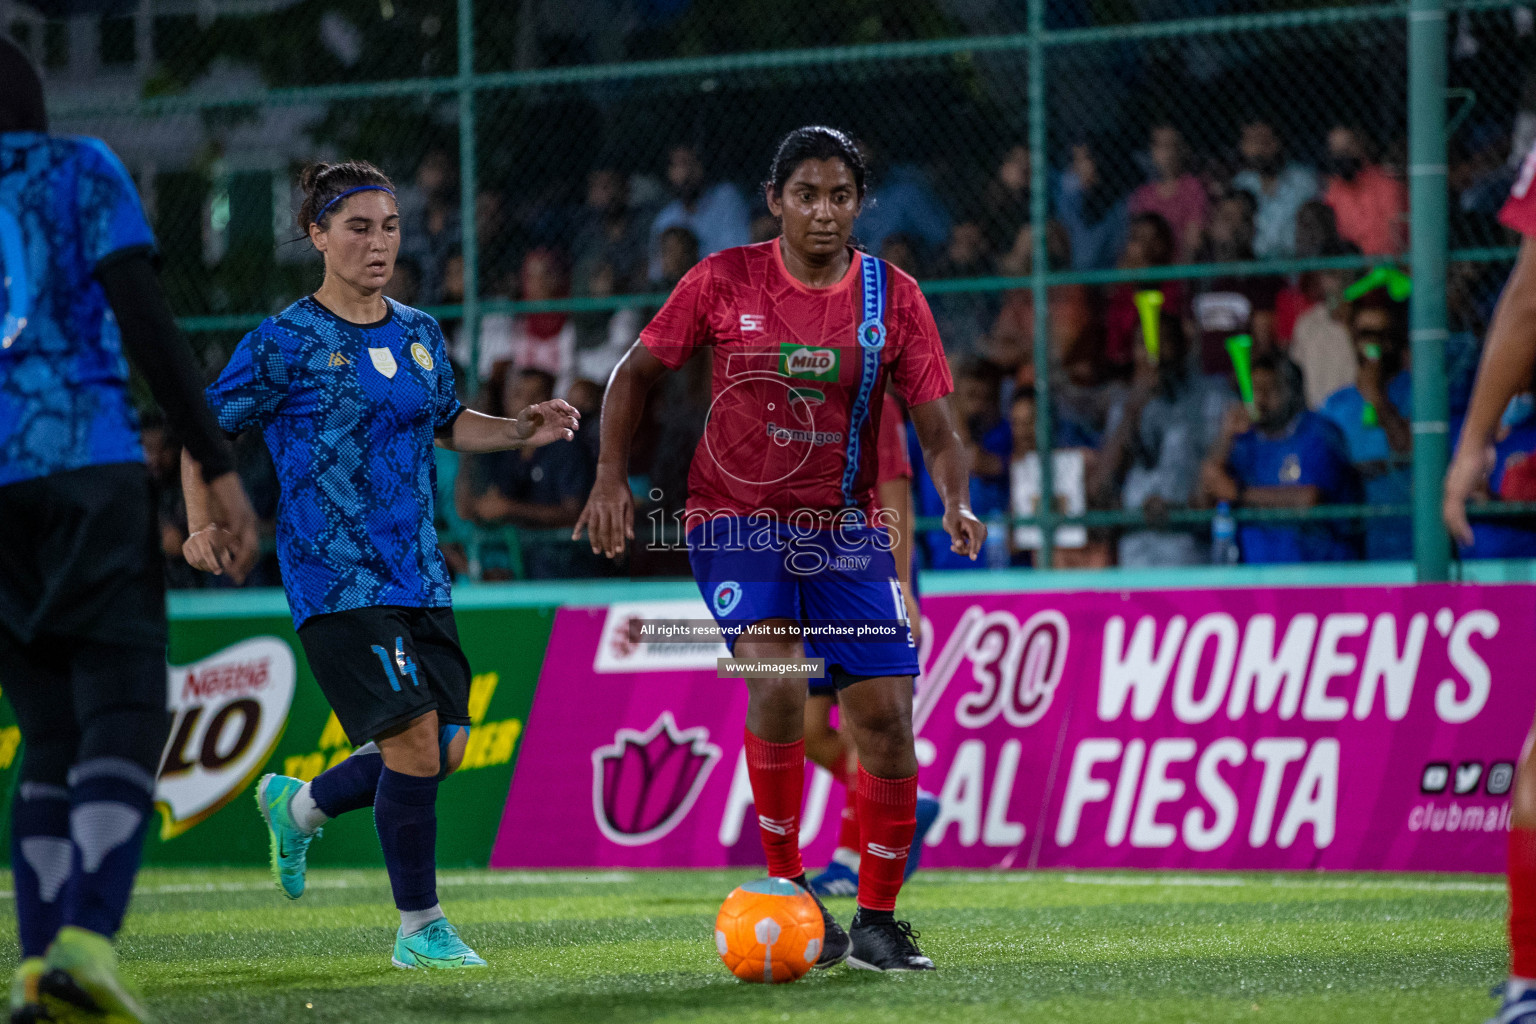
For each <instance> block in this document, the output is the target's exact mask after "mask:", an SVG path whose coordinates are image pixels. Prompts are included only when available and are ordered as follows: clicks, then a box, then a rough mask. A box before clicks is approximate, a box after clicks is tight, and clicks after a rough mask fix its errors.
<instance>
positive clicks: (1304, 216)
mask: <svg viewBox="0 0 1536 1024" xmlns="http://www.w3.org/2000/svg"><path fill="white" fill-rule="evenodd" d="M1295 232H1296V251H1295V253H1294V254H1293V255H1295V256H1296V257H1298V258H1301V259H1304V258H1307V257H1310V256H1345V255H1348V254H1350V253H1355V254H1358V253H1359V252H1360V250H1359V249H1358V248H1357V247H1356V246H1354V245H1351V244H1350V243H1349V242H1346V241H1344V240H1343V239H1342V238H1340V237H1339V228H1338V223H1337V222H1336V221H1335V220H1334V216H1333V207H1331V206H1329V205H1328V204H1327V203H1325V202H1323V201H1322V200H1321V199H1309V200H1308V201H1307V202H1305V203H1302V204H1301V208H1300V209H1298V210H1297V211H1296V225H1295ZM1322 297H1323V296H1322V290H1321V287H1320V285H1319V284H1318V280H1317V272H1316V271H1307V272H1305V273H1302V274H1300V275H1299V276H1297V277H1295V278H1293V279H1292V280H1291V281H1289V282H1287V283H1286V285H1285V287H1284V288H1282V289H1280V294H1279V295H1277V296H1275V338H1276V340H1278V341H1279V342H1280V345H1281V346H1282V347H1284V346H1287V345H1289V344H1290V343H1291V338H1292V337H1293V336H1294V335H1295V333H1296V321H1297V320H1298V319H1300V318H1301V314H1303V313H1305V312H1306V311H1307V310H1309V309H1311V308H1312V307H1313V306H1315V305H1317V303H1318V302H1320V301H1322Z"/></svg>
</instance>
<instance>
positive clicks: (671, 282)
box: [650, 224, 708, 292]
mask: <svg viewBox="0 0 1536 1024" xmlns="http://www.w3.org/2000/svg"><path fill="white" fill-rule="evenodd" d="M656 255H657V259H656V275H655V276H654V277H652V278H651V281H650V286H651V288H653V289H654V290H656V291H665V292H669V291H671V290H672V289H673V288H676V287H677V282H679V281H681V280H682V279H683V275H684V274H686V273H688V271H690V270H692V269H693V265H694V264H695V263H697V262H699V260H701V259H703V258H704V257H705V256H706V255H708V254H707V253H705V252H703V251H702V249H701V247H700V245H699V239H698V236H696V235H695V234H694V233H693V232H692V231H690V230H688V229H687V228H685V227H683V226H682V225H680V224H679V225H676V226H674V227H670V228H668V229H667V230H665V231H663V232H662V233H661V238H660V239H658V240H657V246H656Z"/></svg>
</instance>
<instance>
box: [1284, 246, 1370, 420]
mask: <svg viewBox="0 0 1536 1024" xmlns="http://www.w3.org/2000/svg"><path fill="white" fill-rule="evenodd" d="M1337 245H1338V248H1337V249H1336V250H1333V251H1325V252H1322V253H1319V254H1318V255H1321V256H1347V255H1351V254H1358V252H1359V250H1358V249H1356V248H1355V247H1354V246H1353V245H1350V244H1349V243H1348V242H1343V241H1341V242H1339V243H1337ZM1354 278H1355V274H1354V272H1353V271H1349V270H1319V271H1315V272H1313V273H1311V274H1305V275H1303V278H1302V283H1303V287H1304V289H1305V290H1306V292H1307V294H1308V295H1309V296H1311V297H1315V299H1316V301H1315V302H1314V303H1313V304H1312V305H1311V306H1310V307H1308V309H1307V311H1306V312H1304V313H1302V314H1301V316H1299V317H1297V318H1296V327H1295V329H1294V330H1293V331H1292V332H1291V344H1290V347H1289V348H1288V349H1287V352H1288V354H1289V355H1290V358H1291V361H1292V362H1294V363H1295V364H1296V365H1297V366H1298V367H1300V368H1301V378H1302V382H1303V386H1304V393H1305V397H1306V402H1307V408H1309V409H1321V408H1322V406H1323V402H1324V401H1326V400H1327V398H1328V396H1329V395H1331V394H1333V393H1334V392H1335V391H1337V390H1339V389H1340V388H1344V387H1348V386H1349V385H1350V384H1353V383H1354V381H1355V376H1356V356H1355V346H1354V344H1353V342H1351V340H1350V336H1349V304H1348V303H1346V302H1345V301H1344V290H1345V289H1346V288H1348V287H1349V283H1350V282H1351V281H1352V280H1354Z"/></svg>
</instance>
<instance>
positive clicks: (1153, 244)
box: [1104, 210, 1188, 376]
mask: <svg viewBox="0 0 1536 1024" xmlns="http://www.w3.org/2000/svg"><path fill="white" fill-rule="evenodd" d="M1176 244H1177V241H1176V239H1175V238H1174V234H1173V228H1172V227H1171V226H1170V225H1169V223H1168V221H1167V220H1166V219H1164V217H1163V215H1162V214H1160V213H1154V212H1152V211H1150V210H1148V211H1144V212H1142V213H1138V214H1136V215H1135V216H1134V217H1132V218H1131V225H1130V230H1129V231H1128V232H1127V233H1126V238H1125V251H1124V252H1123V253H1121V255H1120V263H1119V267H1120V269H1121V270H1145V269H1148V268H1150V267H1166V266H1170V265H1171V264H1172V263H1173V257H1174V248H1175V246H1176ZM1140 291H1159V292H1162V293H1163V309H1164V310H1166V311H1167V312H1170V313H1176V314H1182V313H1183V310H1184V307H1185V304H1186V303H1187V301H1188V298H1187V297H1188V292H1187V290H1186V287H1185V283H1184V282H1183V281H1146V282H1143V281H1128V282H1123V283H1121V284H1116V285H1111V286H1110V288H1109V292H1108V296H1107V298H1106V300H1105V303H1104V358H1105V360H1106V362H1108V364H1109V366H1110V368H1111V369H1112V370H1113V371H1114V372H1115V373H1118V374H1121V375H1123V376H1129V375H1130V372H1131V370H1132V369H1133V368H1134V367H1135V365H1136V353H1135V351H1134V348H1135V346H1136V345H1138V344H1140V342H1141V314H1140V313H1139V312H1138V311H1137V309H1136V293H1137V292H1140Z"/></svg>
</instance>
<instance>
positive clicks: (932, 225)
mask: <svg viewBox="0 0 1536 1024" xmlns="http://www.w3.org/2000/svg"><path fill="white" fill-rule="evenodd" d="M859 150H860V151H861V152H862V153H863V154H864V166H865V167H866V168H867V169H868V170H867V173H868V177H869V181H870V186H869V190H868V192H867V193H866V194H865V196H864V205H863V206H862V207H861V208H860V210H859V219H858V220H856V221H854V222H853V237H854V238H855V239H857V240H858V241H859V242H860V243H861V244H862V245H864V247H865V248H867V249H868V250H869V251H870V252H879V251H880V250H881V248H882V247H883V246H884V245H885V240H886V239H887V238H889V237H890V236H891V235H894V234H898V233H899V234H904V235H906V236H907V237H908V238H910V239H912V240H913V241H915V242H916V243H917V244H918V246H919V248H920V249H921V250H922V251H921V252H920V253H919V255H920V257H921V258H923V259H928V258H931V257H933V256H935V255H936V254H937V253H938V252H939V250H940V249H941V248H942V247H943V246H944V245H945V243H946V242H948V241H949V229H950V223H951V221H950V216H949V211H948V210H946V209H945V208H944V204H943V203H942V202H940V201H939V196H938V193H937V192H936V191H934V188H933V185H932V183H930V182H929V180H928V175H927V174H926V173H924V171H923V169H922V168H921V167H919V166H917V165H916V164H912V163H890V164H886V163H884V162H883V161H882V154H881V153H880V151H879V149H878V148H877V147H875V146H873V145H871V144H870V143H869V141H868V140H867V139H860V140H859Z"/></svg>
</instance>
